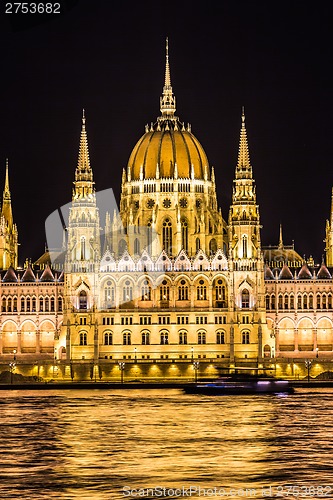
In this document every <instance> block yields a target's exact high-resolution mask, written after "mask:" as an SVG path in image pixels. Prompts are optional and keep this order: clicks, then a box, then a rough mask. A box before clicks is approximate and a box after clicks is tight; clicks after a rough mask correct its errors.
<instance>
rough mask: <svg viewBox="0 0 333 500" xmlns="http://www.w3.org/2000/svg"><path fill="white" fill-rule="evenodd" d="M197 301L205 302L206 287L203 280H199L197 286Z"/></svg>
mask: <svg viewBox="0 0 333 500" xmlns="http://www.w3.org/2000/svg"><path fill="white" fill-rule="evenodd" d="M197 300H207V286H206V285H205V282H204V280H200V281H199V284H198V286H197Z"/></svg>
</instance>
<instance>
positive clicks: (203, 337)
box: [198, 332, 206, 344]
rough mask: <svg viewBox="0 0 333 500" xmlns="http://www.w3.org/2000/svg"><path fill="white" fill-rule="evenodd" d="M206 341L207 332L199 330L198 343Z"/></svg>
mask: <svg viewBox="0 0 333 500" xmlns="http://www.w3.org/2000/svg"><path fill="white" fill-rule="evenodd" d="M205 343H206V332H198V344H205Z"/></svg>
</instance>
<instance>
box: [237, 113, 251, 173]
mask: <svg viewBox="0 0 333 500" xmlns="http://www.w3.org/2000/svg"><path fill="white" fill-rule="evenodd" d="M251 177H252V167H251V164H250V154H249V146H248V143H247V135H246V128H245V113H244V106H243V107H242V128H241V132H240V142H239V152H238V162H237V167H236V178H237V179H240V178H251Z"/></svg>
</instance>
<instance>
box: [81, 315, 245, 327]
mask: <svg viewBox="0 0 333 500" xmlns="http://www.w3.org/2000/svg"><path fill="white" fill-rule="evenodd" d="M81 320H83V318H80V324H81V325H83V324H86V323H83V322H81ZM207 322H208V318H207V316H196V324H197V325H207ZM170 323H171V318H170V316H159V317H158V324H159V325H170ZM226 323H227V317H226V316H215V324H216V325H225V324H226ZM243 323H249V318H248V316H246V317H244V321H243ZM102 324H103V325H104V326H108V325H114V324H115V323H114V317H111V316H110V317H103V319H102ZM121 324H122V325H132V324H133V318H132V317H130V316H124V317H122V318H121ZM151 324H152V318H151V316H140V325H151ZM177 324H178V325H188V324H189V317H188V316H177Z"/></svg>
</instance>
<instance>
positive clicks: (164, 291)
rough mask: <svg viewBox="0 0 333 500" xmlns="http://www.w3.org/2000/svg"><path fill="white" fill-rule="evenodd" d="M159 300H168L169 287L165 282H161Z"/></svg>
mask: <svg viewBox="0 0 333 500" xmlns="http://www.w3.org/2000/svg"><path fill="white" fill-rule="evenodd" d="M160 300H162V301H163V300H170V287H169V284H168V282H167V280H163V281H162V284H161V286H160Z"/></svg>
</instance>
